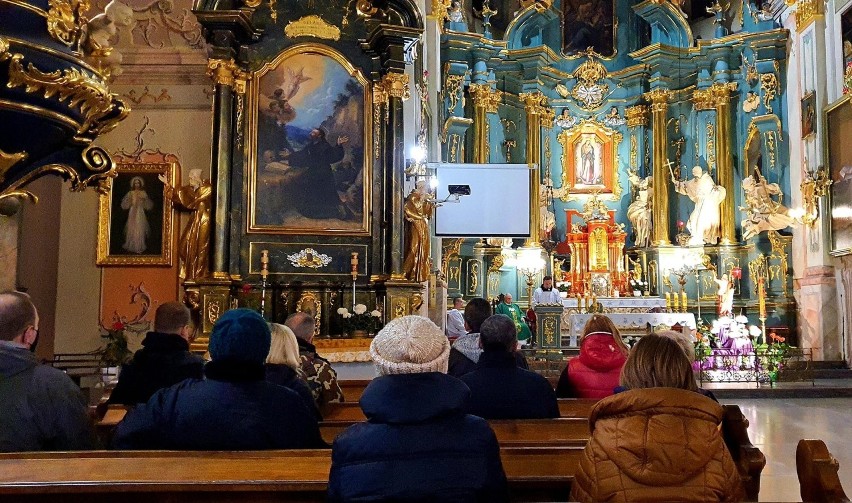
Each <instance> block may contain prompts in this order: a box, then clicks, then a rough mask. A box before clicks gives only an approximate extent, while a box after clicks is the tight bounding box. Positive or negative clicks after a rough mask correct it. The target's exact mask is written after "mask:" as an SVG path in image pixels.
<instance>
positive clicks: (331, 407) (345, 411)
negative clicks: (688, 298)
mask: <svg viewBox="0 0 852 503" xmlns="http://www.w3.org/2000/svg"><path fill="white" fill-rule="evenodd" d="M344 396H346V395H344ZM346 398H347V399H348V398H349V397H346ZM597 402H598V401H597V400H594V399H589V398H560V399H559V400H558V403H559V415H560V417H574V418H588V417H589V414H590V413H591V411H592V407H594V405H595V404H596V403H597ZM322 417H323V419H324V420H326V421H364V420H366V417H365V416H364V412H363V411H362V410H361V405H360V404H358V402H349V401H346V402H331V403H329V404H327V405H326V406H325V407H323V410H322Z"/></svg>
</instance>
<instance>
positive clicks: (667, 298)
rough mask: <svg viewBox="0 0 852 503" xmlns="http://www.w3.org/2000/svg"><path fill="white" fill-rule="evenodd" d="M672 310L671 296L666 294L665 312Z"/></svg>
mask: <svg viewBox="0 0 852 503" xmlns="http://www.w3.org/2000/svg"><path fill="white" fill-rule="evenodd" d="M671 309H672V295H671V294H670V293H669V292H666V311H671Z"/></svg>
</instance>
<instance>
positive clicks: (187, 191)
mask: <svg viewBox="0 0 852 503" xmlns="http://www.w3.org/2000/svg"><path fill="white" fill-rule="evenodd" d="M160 180H162V182H163V183H164V184H165V186H166V197H167V198H169V199H171V200H172V202H173V203H174V205H175V206H178V207H180V208H182V209H184V210H187V211H190V212H192V216H191V218H190V221H189V223H187V224H186V228H184V230H183V234H181V236H180V244H179V248H178V257H179V258H180V272H179V273H178V275H179V276H180V277H181V278H182V279H185V280H194V279H198V278H204V277H207V276H208V275H209V274H210V266H209V263H210V253H209V252H210V198H211V196H212V195H213V187H212V186H211V185H210V181H209V180H202V179H201V170H200V169H191V170H189V185H184V186H183V187H180V188H178V189H177V190H175V188H174V187H172V186H170V185H169V184H168V183H167V182H166V180H165V176H163V175H161V176H160Z"/></svg>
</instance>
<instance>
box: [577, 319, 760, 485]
mask: <svg viewBox="0 0 852 503" xmlns="http://www.w3.org/2000/svg"><path fill="white" fill-rule="evenodd" d="M621 384H622V386H624V387H625V388H627V391H624V392H621V393H618V394H616V395H613V396H611V397H607V398H604V399H602V400H601V401H600V402H598V403H597V404H596V405H595V406H594V408H593V409H592V412H591V414H590V416H589V426H590V427H591V431H592V436H591V439H590V440H589V443H588V444H587V445H586V449H585V451H584V452H583V456H582V457H581V459H580V464H579V467H578V468H577V472H576V474H575V476H574V484H573V485H572V486H571V501H581V502H587V501H639V500H642V501H741V499H742V497H743V495H744V493H743V488H742V484H741V482H740V475H739V472H738V471H737V466H736V465H735V464H734V461H733V459H731V454H730V453H729V452H728V448H727V446H726V445H725V441H724V440H723V439H722V435H721V433H720V432H719V425H720V424H721V422H722V417H723V416H724V409H723V408H722V406H721V405H719V404H718V403H716V402H714V401H713V400H710V399H709V398H707V397H704V396H702V395H701V394H700V393H698V392H697V391H698V390H697V388H696V386H695V378H694V377H693V374H692V366H691V365H690V364H689V360H687V358H686V355H684V353H683V350H682V349H681V348H680V347H679V346H678V344H677V342H675V341H674V340H673V339H671V338H668V337H660V336H659V335H655V334H651V335H646V336H644V337H642V338H641V339H640V340H639V342H637V343H636V345H635V346H634V347H633V350H632V351H631V352H630V356H629V357H628V358H627V362H626V363H625V365H624V369H623V370H622V373H621Z"/></svg>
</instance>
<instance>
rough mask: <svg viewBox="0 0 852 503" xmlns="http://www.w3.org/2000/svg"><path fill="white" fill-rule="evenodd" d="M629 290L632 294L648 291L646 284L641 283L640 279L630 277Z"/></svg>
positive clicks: (644, 282) (645, 282)
mask: <svg viewBox="0 0 852 503" xmlns="http://www.w3.org/2000/svg"><path fill="white" fill-rule="evenodd" d="M630 289H631V290H633V291H634V292H642V291H644V290H647V289H648V282H647V281H642V279H641V278H636V277H631V278H630Z"/></svg>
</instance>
